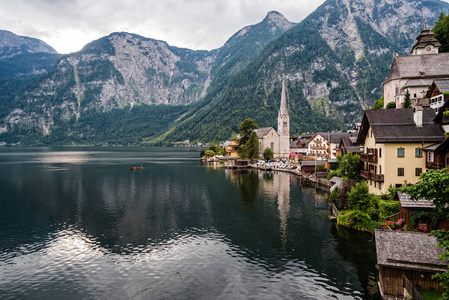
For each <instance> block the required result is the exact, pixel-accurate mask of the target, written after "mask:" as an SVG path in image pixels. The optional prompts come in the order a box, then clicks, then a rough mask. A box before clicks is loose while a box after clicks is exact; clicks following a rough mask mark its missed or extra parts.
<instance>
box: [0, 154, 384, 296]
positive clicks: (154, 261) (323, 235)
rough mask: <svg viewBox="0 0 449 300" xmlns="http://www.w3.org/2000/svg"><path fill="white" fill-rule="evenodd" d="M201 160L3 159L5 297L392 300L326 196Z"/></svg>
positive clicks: (362, 242)
mask: <svg viewBox="0 0 449 300" xmlns="http://www.w3.org/2000/svg"><path fill="white" fill-rule="evenodd" d="M199 152H200V150H198V149H189V148H183V149H181V148H156V147H155V148H125V147H123V148H119V147H117V148H90V147H60V148H6V147H0V204H1V210H0V298H1V299H378V298H379V295H378V291H377V271H376V269H375V264H376V253H375V244H374V241H373V237H372V236H371V235H370V234H366V233H360V232H356V231H350V230H346V229H344V228H338V227H337V226H336V225H335V224H333V223H332V222H331V221H330V220H329V218H328V216H329V204H328V202H327V200H326V197H327V195H326V193H325V192H323V191H320V190H319V189H316V188H315V187H314V186H311V185H310V184H307V183H305V182H303V181H302V180H301V178H300V177H297V176H294V175H290V174H287V173H272V172H267V173H265V172H262V171H261V172H258V171H257V170H241V171H232V170H226V169H224V168H220V167H219V165H218V164H213V163H201V162H200V161H199ZM141 165H142V166H143V170H136V171H130V167H137V166H141Z"/></svg>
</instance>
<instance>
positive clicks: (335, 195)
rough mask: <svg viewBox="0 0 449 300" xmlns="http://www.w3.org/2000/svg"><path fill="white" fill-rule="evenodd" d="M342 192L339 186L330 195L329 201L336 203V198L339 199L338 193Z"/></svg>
mask: <svg viewBox="0 0 449 300" xmlns="http://www.w3.org/2000/svg"><path fill="white" fill-rule="evenodd" d="M339 191H340V188H339V187H338V186H337V187H335V189H334V190H333V191H332V192H331V193H330V194H329V201H330V202H332V203H334V202H335V198H337V195H338V192H339Z"/></svg>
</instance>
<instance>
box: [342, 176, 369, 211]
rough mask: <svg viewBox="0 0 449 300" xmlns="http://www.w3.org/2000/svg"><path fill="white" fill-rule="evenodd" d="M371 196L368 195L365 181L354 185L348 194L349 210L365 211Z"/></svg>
mask: <svg viewBox="0 0 449 300" xmlns="http://www.w3.org/2000/svg"><path fill="white" fill-rule="evenodd" d="M372 198H373V196H372V195H371V194H370V193H369V189H368V185H367V184H366V182H365V181H362V182H359V183H356V185H355V186H353V187H352V188H351V190H350V191H349V193H348V206H349V208H350V209H354V210H361V211H365V212H366V211H367V209H368V207H369V206H370V205H371V199H372Z"/></svg>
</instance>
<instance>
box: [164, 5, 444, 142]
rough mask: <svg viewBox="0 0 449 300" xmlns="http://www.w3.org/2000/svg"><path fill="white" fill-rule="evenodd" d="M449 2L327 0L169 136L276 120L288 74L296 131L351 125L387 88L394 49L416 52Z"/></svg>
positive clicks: (222, 131)
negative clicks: (428, 27)
mask: <svg viewBox="0 0 449 300" xmlns="http://www.w3.org/2000/svg"><path fill="white" fill-rule="evenodd" d="M448 7H449V5H448V3H445V2H442V1H412V0H399V1H391V0H327V1H326V2H325V3H324V4H322V5H321V6H320V7H319V8H318V9H317V10H316V11H315V12H313V13H312V14H311V15H309V16H308V17H307V18H306V19H305V20H303V21H302V22H301V23H300V24H298V25H297V26H295V27H293V28H292V29H291V30H289V31H287V32H286V33H285V34H283V35H282V36H281V37H279V38H278V39H277V40H275V41H273V42H272V43H271V44H269V45H268V47H266V48H265V49H264V51H262V53H261V55H260V56H259V57H258V58H257V59H256V60H255V61H254V62H253V63H252V64H250V65H249V66H248V67H247V68H245V69H244V70H242V71H241V72H239V73H237V74H235V75H234V76H233V78H231V79H230V81H229V84H228V85H227V86H226V87H225V88H224V89H223V91H222V93H221V94H220V95H219V97H216V98H215V99H214V101H213V102H211V103H209V104H208V105H207V106H206V107H203V108H201V109H199V110H198V111H197V112H196V113H195V114H194V115H193V116H190V117H189V119H187V120H185V121H182V122H181V124H180V125H179V126H178V127H176V128H175V129H171V130H170V134H168V135H167V137H166V138H167V139H168V140H174V141H176V140H181V137H186V138H189V139H190V140H195V139H198V140H202V141H208V140H213V139H226V138H229V136H231V135H232V134H236V132H237V131H238V124H239V122H241V121H242V120H244V119H245V118H248V117H250V118H253V119H254V120H255V121H256V122H257V123H258V124H259V126H273V125H275V124H276V116H277V115H276V114H277V110H278V107H279V99H280V96H279V95H280V91H279V86H280V85H281V83H280V82H281V75H282V74H283V73H284V74H285V78H286V81H287V88H288V90H289V95H288V97H289V105H290V109H291V111H292V115H293V117H292V119H291V122H290V124H291V127H292V128H291V131H292V132H293V133H301V132H306V131H316V130H326V129H335V128H339V127H340V128H343V127H345V126H347V127H349V126H351V125H352V124H353V123H354V122H356V121H358V120H359V118H360V117H361V115H362V110H363V109H364V108H367V107H369V106H371V105H372V104H373V103H374V101H375V100H377V99H378V98H380V96H381V95H382V93H383V88H382V83H383V81H384V79H385V78H386V76H387V73H388V70H389V67H390V64H391V62H392V60H393V57H394V55H395V54H404V53H407V52H409V51H410V49H411V47H412V45H413V43H414V39H415V37H416V36H417V35H418V34H419V33H420V31H421V30H422V29H423V27H424V20H425V19H427V21H428V23H429V24H430V25H433V24H434V22H435V21H436V20H437V18H438V16H439V14H440V12H441V11H446V10H447V9H448ZM237 99H238V100H237ZM323 117H324V119H323ZM212 124H213V126H211V125H212ZM343 125H345V126H343Z"/></svg>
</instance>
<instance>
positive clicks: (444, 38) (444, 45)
mask: <svg viewBox="0 0 449 300" xmlns="http://www.w3.org/2000/svg"><path fill="white" fill-rule="evenodd" d="M432 31H433V32H435V38H436V39H437V40H438V41H439V42H440V43H441V47H440V52H449V14H448V15H445V14H444V13H443V12H441V14H440V18H439V20H438V21H437V22H436V23H435V26H434V27H433V28H432Z"/></svg>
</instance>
